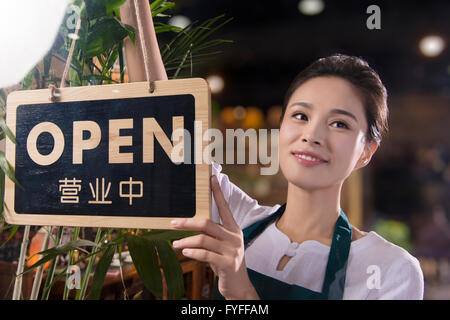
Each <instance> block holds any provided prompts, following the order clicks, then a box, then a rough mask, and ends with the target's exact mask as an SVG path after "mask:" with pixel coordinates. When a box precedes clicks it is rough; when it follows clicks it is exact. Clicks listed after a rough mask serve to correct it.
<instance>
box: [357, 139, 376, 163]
mask: <svg viewBox="0 0 450 320" xmlns="http://www.w3.org/2000/svg"><path fill="white" fill-rule="evenodd" d="M378 146H379V144H378V142H376V141H372V142H369V143H366V145H365V146H364V151H363V153H362V154H361V157H360V158H359V160H358V162H357V163H356V166H355V169H359V168H363V167H365V166H366V165H368V164H369V162H370V159H372V156H373V155H374V154H375V151H377V149H378Z"/></svg>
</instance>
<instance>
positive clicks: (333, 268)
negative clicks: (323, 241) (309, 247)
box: [322, 209, 352, 300]
mask: <svg viewBox="0 0 450 320" xmlns="http://www.w3.org/2000/svg"><path fill="white" fill-rule="evenodd" d="M351 242H352V226H351V225H350V222H349V221H348V219H347V216H346V215H345V213H344V211H342V209H341V210H340V214H339V218H338V220H337V221H336V225H335V226H334V232H333V239H332V242H331V248H330V254H329V255H328V263H327V269H326V272H325V278H324V281H323V287H322V294H323V295H324V296H325V297H327V299H329V300H341V299H342V297H343V295H344V287H345V276H346V270H347V261H348V256H349V253H350V245H351Z"/></svg>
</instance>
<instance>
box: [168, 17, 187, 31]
mask: <svg viewBox="0 0 450 320" xmlns="http://www.w3.org/2000/svg"><path fill="white" fill-rule="evenodd" d="M169 24H170V25H171V26H174V27H178V28H181V29H184V28H186V27H187V26H188V25H190V24H191V20H190V19H189V18H188V17H186V16H182V15H176V16H173V17H172V18H170V19H169Z"/></svg>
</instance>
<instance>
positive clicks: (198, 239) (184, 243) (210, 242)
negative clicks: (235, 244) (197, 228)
mask: <svg viewBox="0 0 450 320" xmlns="http://www.w3.org/2000/svg"><path fill="white" fill-rule="evenodd" d="M173 247H174V248H176V249H184V248H200V249H206V250H208V251H212V252H215V253H217V254H220V255H223V254H226V253H231V252H232V250H230V248H229V247H227V246H226V245H224V242H223V241H220V240H217V239H215V238H212V237H210V236H207V235H206V234H198V235H195V236H192V237H187V238H184V239H180V240H177V241H174V242H173Z"/></svg>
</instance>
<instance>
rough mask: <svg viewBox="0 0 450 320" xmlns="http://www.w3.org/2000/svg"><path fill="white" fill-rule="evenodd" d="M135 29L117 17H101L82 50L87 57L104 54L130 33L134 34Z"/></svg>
mask: <svg viewBox="0 0 450 320" xmlns="http://www.w3.org/2000/svg"><path fill="white" fill-rule="evenodd" d="M133 30H134V29H132V27H130V26H127V27H125V26H124V25H123V24H122V23H121V22H120V21H119V20H117V19H116V18H104V19H101V20H99V21H97V22H96V23H95V24H94V25H93V27H92V30H91V31H90V32H89V34H88V37H87V41H86V43H84V48H83V47H82V50H83V51H84V53H85V55H86V57H87V58H92V57H95V56H98V55H101V54H104V52H105V51H107V50H109V49H112V48H113V47H114V46H116V45H118V44H119V43H120V42H121V41H122V40H123V39H124V38H125V37H127V36H128V35H129V34H130V33H131V34H133ZM133 37H134V35H133Z"/></svg>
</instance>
